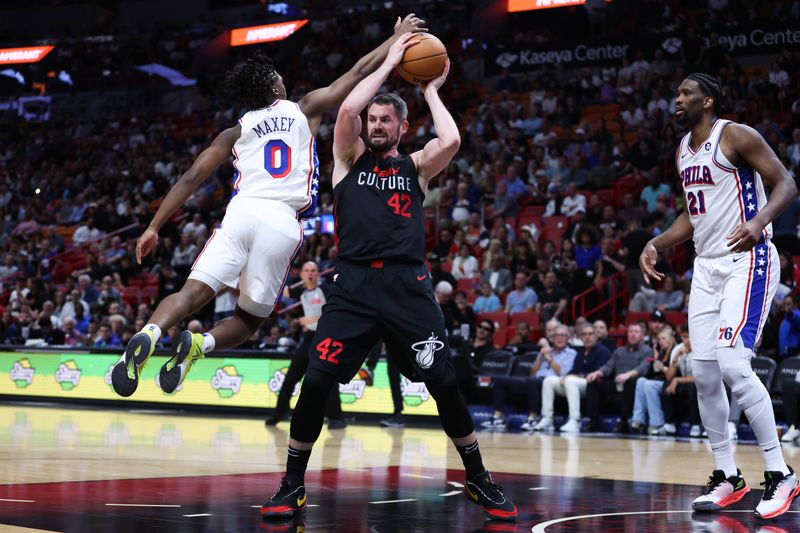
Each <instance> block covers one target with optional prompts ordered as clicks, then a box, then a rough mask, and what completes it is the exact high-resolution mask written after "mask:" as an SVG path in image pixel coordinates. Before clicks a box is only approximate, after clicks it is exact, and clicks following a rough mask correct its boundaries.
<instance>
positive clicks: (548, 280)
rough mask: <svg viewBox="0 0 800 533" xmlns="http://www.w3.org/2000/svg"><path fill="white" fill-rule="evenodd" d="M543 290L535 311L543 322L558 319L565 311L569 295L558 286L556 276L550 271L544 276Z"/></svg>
mask: <svg viewBox="0 0 800 533" xmlns="http://www.w3.org/2000/svg"><path fill="white" fill-rule="evenodd" d="M543 285H544V290H543V291H541V292H540V293H539V301H538V303H537V304H536V311H537V312H538V313H539V314H540V315H541V318H542V320H543V321H545V322H546V321H548V320H550V319H551V318H559V317H561V316H562V314H563V313H564V311H565V310H566V309H567V305H568V304H569V294H568V293H567V291H565V290H564V289H563V288H561V286H560V285H559V284H558V276H556V273H555V272H553V271H552V270H548V271H547V273H546V274H545V275H544V282H543Z"/></svg>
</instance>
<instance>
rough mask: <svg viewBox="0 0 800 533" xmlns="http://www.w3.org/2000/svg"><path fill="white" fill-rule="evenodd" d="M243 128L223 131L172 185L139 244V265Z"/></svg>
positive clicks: (227, 154) (237, 127)
mask: <svg viewBox="0 0 800 533" xmlns="http://www.w3.org/2000/svg"><path fill="white" fill-rule="evenodd" d="M241 131H242V129H241V126H240V125H239V124H237V125H236V126H234V127H232V128H228V129H226V130H224V131H222V132H221V133H220V134H219V135H217V136H216V138H215V139H214V140H213V141H212V142H211V145H210V146H209V147H208V148H206V149H205V150H203V151H202V152H200V155H198V156H197V159H195V160H194V163H193V164H192V167H191V168H190V169H189V170H187V171H186V172H184V173H183V176H181V177H180V179H179V180H178V181H177V182H176V183H175V185H173V186H172V188H171V189H170V190H169V193H167V196H166V197H165V198H164V200H163V201H162V202H161V205H159V206H158V211H156V214H155V215H154V216H153V219H152V220H151V221H150V225H149V226H147V229H146V230H145V231H144V233H142V235H141V237H139V240H137V241H136V262H137V263H138V264H142V257H145V256H146V255H147V254H149V253H150V252H151V251H152V250H153V248H155V246H156V243H157V242H158V232H159V230H160V229H161V227H162V226H163V225H164V224H165V223H166V222H167V220H169V218H170V217H171V216H172V215H173V214H174V213H175V211H177V210H178V208H179V207H180V206H182V205H183V204H184V202H186V200H188V199H189V197H190V196H191V195H192V194H193V193H194V191H196V190H197V188H198V187H199V186H200V185H201V184H202V183H203V182H204V181H206V180H207V179H208V177H209V176H210V175H211V173H212V172H214V171H215V170H216V169H217V168H218V167H219V166H220V165H221V164H222V163H224V162H225V161H227V160H228V158H229V157H230V156H231V149H232V148H233V145H234V144H235V143H236V140H237V139H238V138H239V136H240V135H241Z"/></svg>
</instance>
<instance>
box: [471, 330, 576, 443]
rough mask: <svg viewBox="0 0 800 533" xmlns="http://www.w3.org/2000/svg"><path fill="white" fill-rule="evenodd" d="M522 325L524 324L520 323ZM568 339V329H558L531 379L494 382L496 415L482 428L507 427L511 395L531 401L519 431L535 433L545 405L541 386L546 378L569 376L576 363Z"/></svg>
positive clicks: (536, 363)
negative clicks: (507, 398)
mask: <svg viewBox="0 0 800 533" xmlns="http://www.w3.org/2000/svg"><path fill="white" fill-rule="evenodd" d="M520 324H525V323H524V322H520ZM568 338H569V330H568V329H567V327H566V326H564V325H560V326H558V327H557V328H556V331H555V334H554V335H553V345H552V346H545V347H543V348H542V349H541V350H540V351H539V355H538V357H537V358H536V361H535V362H534V364H533V366H532V367H531V375H530V377H524V378H519V377H497V378H494V379H493V380H492V405H493V406H494V414H493V415H492V418H491V420H488V421H487V422H484V423H483V424H482V426H483V427H486V428H493V429H497V428H504V427H506V422H505V420H504V418H503V409H504V408H505V406H506V397H507V396H508V394H518V395H523V396H526V397H527V399H528V418H527V420H526V421H525V422H524V423H523V424H522V426H520V427H521V429H523V430H526V431H530V430H532V429H534V427H535V426H536V419H537V418H538V416H539V412H540V410H541V405H542V382H543V381H544V379H545V378H546V377H547V376H559V377H563V376H566V375H567V371H568V370H569V369H571V368H572V365H573V362H574V361H575V350H573V349H572V348H570V347H569V346H567V340H568Z"/></svg>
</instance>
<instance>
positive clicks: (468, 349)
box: [453, 318, 495, 398]
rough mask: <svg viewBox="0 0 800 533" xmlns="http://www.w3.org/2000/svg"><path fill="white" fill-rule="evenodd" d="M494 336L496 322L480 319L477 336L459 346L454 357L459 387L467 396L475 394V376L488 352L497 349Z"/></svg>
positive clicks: (476, 331)
mask: <svg viewBox="0 0 800 533" xmlns="http://www.w3.org/2000/svg"><path fill="white" fill-rule="evenodd" d="M493 336H494V322H492V321H491V320H489V319H485V318H484V319H482V320H480V321H479V322H478V327H477V328H476V329H475V337H474V338H473V339H472V340H471V341H470V342H465V343H463V344H462V345H461V346H459V347H458V350H457V352H456V356H455V357H453V366H454V368H455V371H456V378H457V379H458V384H459V389H460V390H461V392H462V393H464V395H465V396H466V397H467V398H470V397H472V395H473V394H474V388H475V376H476V375H477V374H478V371H479V370H480V368H481V364H483V360H484V358H485V357H486V355H487V354H489V353H491V352H493V351H495V346H494V343H493V341H492V338H493Z"/></svg>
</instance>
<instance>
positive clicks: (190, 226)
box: [181, 213, 208, 240]
mask: <svg viewBox="0 0 800 533" xmlns="http://www.w3.org/2000/svg"><path fill="white" fill-rule="evenodd" d="M181 233H188V234H189V235H191V237H192V239H193V240H194V239H197V238H198V237H201V238H205V236H206V235H207V234H208V228H207V227H206V225H205V223H204V222H203V217H202V216H200V213H195V214H194V215H192V220H191V222H187V223H186V225H185V226H183V231H182V232H181Z"/></svg>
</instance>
